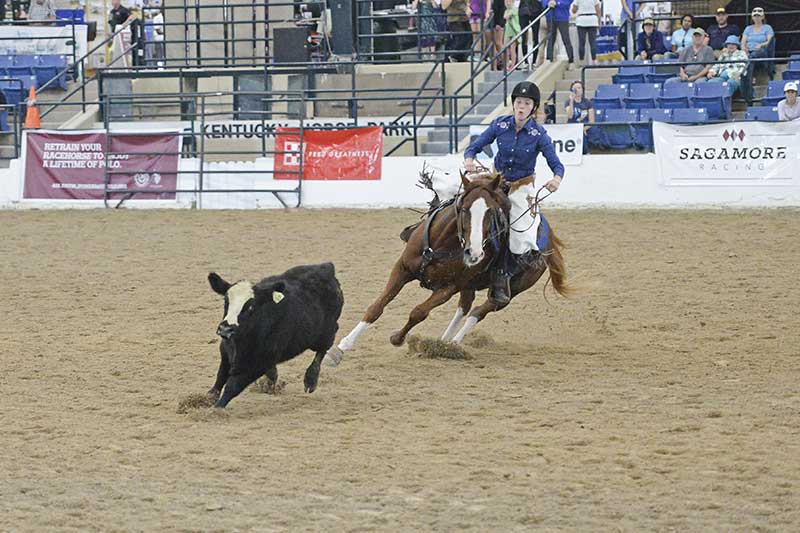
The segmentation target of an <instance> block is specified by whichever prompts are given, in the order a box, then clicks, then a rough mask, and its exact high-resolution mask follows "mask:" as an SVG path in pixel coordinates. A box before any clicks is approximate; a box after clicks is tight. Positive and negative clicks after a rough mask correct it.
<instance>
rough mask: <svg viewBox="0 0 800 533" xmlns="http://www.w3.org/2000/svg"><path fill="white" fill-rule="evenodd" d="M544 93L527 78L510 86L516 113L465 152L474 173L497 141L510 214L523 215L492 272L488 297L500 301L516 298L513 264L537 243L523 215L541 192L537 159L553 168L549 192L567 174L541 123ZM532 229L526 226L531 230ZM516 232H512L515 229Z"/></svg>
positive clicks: (498, 120)
mask: <svg viewBox="0 0 800 533" xmlns="http://www.w3.org/2000/svg"><path fill="white" fill-rule="evenodd" d="M540 101H541V96H540V93H539V88H538V87H537V86H536V84H535V83H531V82H529V81H523V82H520V83H518V84H517V85H516V86H515V87H514V90H513V91H511V105H512V107H513V110H514V114H513V115H502V116H499V117H497V118H496V119H494V120H493V121H492V123H491V124H490V125H489V127H488V128H487V129H486V130H485V131H484V132H483V133H481V134H480V135H479V136H478V138H477V139H475V140H474V141H473V142H472V144H470V145H469V147H467V149H466V150H465V151H464V167H465V168H466V170H467V172H475V170H476V168H475V156H476V155H477V154H478V153H480V152H481V151H482V150H483V148H484V147H486V146H489V145H490V144H491V143H492V142H493V141H495V140H496V141H497V154H495V156H494V168H495V170H496V171H497V172H499V173H500V174H501V175H502V176H503V179H504V180H505V184H504V190H505V191H506V192H507V193H508V198H509V201H510V203H511V211H510V215H509V216H510V218H511V220H512V221H515V220H518V222H515V223H514V225H512V229H517V225H519V226H520V229H519V232H520V234H522V233H525V235H518V234H514V235H513V236H511V237H510V238H509V250H504V251H503V257H501V258H499V259H498V260H497V261H496V262H495V267H494V270H493V271H492V282H491V286H490V290H489V298H490V299H491V300H492V301H493V302H495V303H496V304H498V305H505V304H507V303H508V302H509V300H510V299H511V292H510V281H511V277H512V276H513V273H514V268H515V267H516V265H518V264H519V261H518V259H519V256H521V255H524V254H526V253H528V252H530V251H532V250H535V251H537V252H538V248H537V247H536V228H533V232H532V234H531V232H530V231H531V228H532V224H531V221H530V220H520V219H522V218H523V217H522V216H521V215H523V214H524V213H525V211H526V210H527V209H528V207H529V205H530V204H529V202H530V201H531V199H532V198H535V197H536V190H535V189H534V186H533V183H534V179H535V176H534V170H535V167H536V158H537V157H538V155H539V154H540V153H541V154H542V155H544V158H545V160H546V161H547V165H548V166H549V167H550V170H552V171H553V178H552V179H551V180H549V181H548V182H547V183H545V184H544V187H545V188H547V190H548V191H550V192H554V191H556V190H558V187H559V185H561V180H562V178H563V176H564V165H562V164H561V160H559V158H558V154H557V153H556V149H555V146H554V145H553V141H552V139H550V136H549V135H547V132H546V131H545V129H544V128H543V127H542V126H541V125H540V124H537V123H536V120H535V119H534V116H535V113H536V111H537V110H538V108H539V103H540ZM526 230H527V231H526ZM513 233H514V232H513V231H512V234H513Z"/></svg>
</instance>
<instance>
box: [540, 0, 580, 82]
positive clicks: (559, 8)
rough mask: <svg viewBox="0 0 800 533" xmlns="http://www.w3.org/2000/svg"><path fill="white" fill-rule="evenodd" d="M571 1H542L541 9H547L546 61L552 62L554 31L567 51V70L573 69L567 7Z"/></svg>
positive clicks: (554, 40)
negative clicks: (559, 36) (548, 10)
mask: <svg viewBox="0 0 800 533" xmlns="http://www.w3.org/2000/svg"><path fill="white" fill-rule="evenodd" d="M571 3H572V0H542V7H545V6H547V7H549V8H550V12H549V13H547V15H546V16H547V60H548V61H552V60H553V47H555V45H556V31H558V33H560V34H561V42H563V43H564V48H566V49H567V57H568V58H569V69H570V70H572V69H573V68H575V57H574V52H573V51H572V42H571V41H570V38H569V6H570V4H571Z"/></svg>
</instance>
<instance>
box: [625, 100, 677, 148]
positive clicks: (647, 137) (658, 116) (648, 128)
mask: <svg viewBox="0 0 800 533" xmlns="http://www.w3.org/2000/svg"><path fill="white" fill-rule="evenodd" d="M670 117H672V110H671V109H640V110H639V122H643V124H637V125H636V126H634V138H635V142H636V146H637V147H639V148H644V149H646V150H650V149H651V148H652V147H653V125H652V124H651V122H669V121H670Z"/></svg>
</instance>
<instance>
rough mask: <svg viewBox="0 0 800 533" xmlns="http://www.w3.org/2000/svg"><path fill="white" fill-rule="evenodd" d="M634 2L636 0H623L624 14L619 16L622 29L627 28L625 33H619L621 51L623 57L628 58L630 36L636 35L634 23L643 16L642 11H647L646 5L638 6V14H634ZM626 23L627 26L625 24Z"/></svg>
mask: <svg viewBox="0 0 800 533" xmlns="http://www.w3.org/2000/svg"><path fill="white" fill-rule="evenodd" d="M633 1H634V0H622V12H621V13H620V14H619V25H620V28H622V27H623V26H624V27H625V30H624V31H620V32H619V49H620V51H621V52H622V53H623V57H627V52H628V36H629V35H630V36H633V35H636V34H635V28H634V27H633V21H634V19H636V18H638V17H639V15H641V14H642V10H643V9H645V5H644V4H638V6H639V7H638V8H637V9H636V13H634V12H633ZM626 22H627V24H625V23H626Z"/></svg>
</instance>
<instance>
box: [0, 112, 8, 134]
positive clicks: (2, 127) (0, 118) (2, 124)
mask: <svg viewBox="0 0 800 533" xmlns="http://www.w3.org/2000/svg"><path fill="white" fill-rule="evenodd" d="M0 131H11V129H9V127H8V111H7V110H6V109H0Z"/></svg>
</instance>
